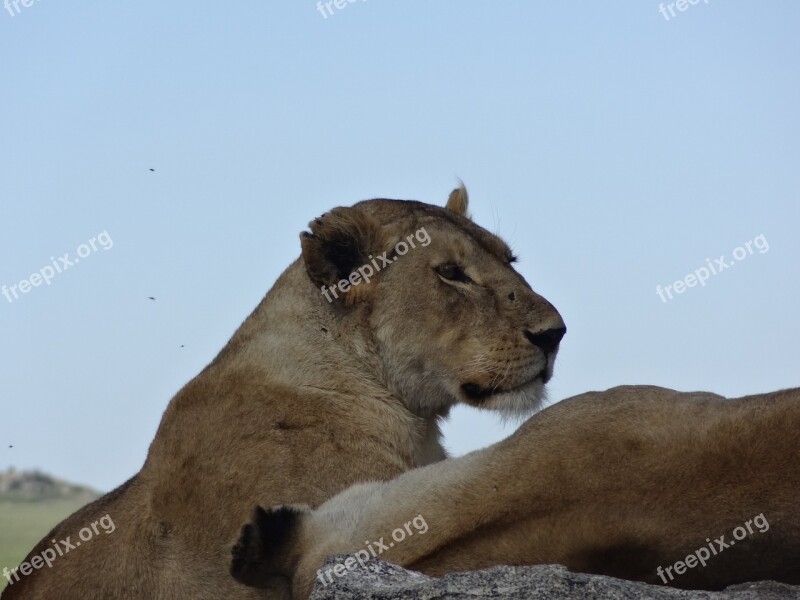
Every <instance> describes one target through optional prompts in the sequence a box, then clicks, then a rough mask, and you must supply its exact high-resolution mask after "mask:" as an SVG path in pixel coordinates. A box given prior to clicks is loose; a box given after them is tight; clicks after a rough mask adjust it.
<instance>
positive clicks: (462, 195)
mask: <svg viewBox="0 0 800 600" xmlns="http://www.w3.org/2000/svg"><path fill="white" fill-rule="evenodd" d="M445 208H447V209H448V210H452V211H453V212H454V213H456V214H459V215H461V216H462V217H466V218H467V219H469V218H470V216H469V213H468V212H467V209H468V208H469V194H468V193H467V188H466V187H465V186H464V183H463V182H462V183H461V185H459V186H458V187H457V188H456V189H454V190H453V191H452V192H450V197H449V198H448V199H447V205H446V207H445Z"/></svg>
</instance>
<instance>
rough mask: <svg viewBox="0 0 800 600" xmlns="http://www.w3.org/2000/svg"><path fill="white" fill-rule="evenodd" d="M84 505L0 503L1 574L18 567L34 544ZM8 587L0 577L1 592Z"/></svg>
mask: <svg viewBox="0 0 800 600" xmlns="http://www.w3.org/2000/svg"><path fill="white" fill-rule="evenodd" d="M84 504H85V502H83V501H76V500H49V501H45V502H0V573H2V570H3V567H8V568H9V569H12V568H14V567H16V566H17V565H19V563H21V562H22V559H24V558H25V556H26V555H27V554H28V552H30V551H31V550H32V549H33V546H34V545H35V544H36V542H38V541H39V540H40V539H42V538H43V537H44V536H45V535H46V534H47V532H49V531H50V530H51V529H52V528H53V527H55V526H56V525H57V524H58V523H59V522H61V521H62V520H63V519H64V518H65V517H67V516H69V515H71V514H72V513H73V512H75V511H76V510H78V509H79V508H80V507H81V506H83V505H84ZM44 568H46V567H44ZM7 584H8V581H7V580H6V578H5V577H2V576H0V591H1V590H3V588H5V587H6V585H7Z"/></svg>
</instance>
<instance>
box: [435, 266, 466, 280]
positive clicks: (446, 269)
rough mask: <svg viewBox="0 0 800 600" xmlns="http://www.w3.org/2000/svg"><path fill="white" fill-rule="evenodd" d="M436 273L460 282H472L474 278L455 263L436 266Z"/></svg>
mask: <svg viewBox="0 0 800 600" xmlns="http://www.w3.org/2000/svg"><path fill="white" fill-rule="evenodd" d="M436 273H438V275H439V277H441V278H443V279H447V280H448V281H457V282H459V283H472V279H470V278H469V276H468V275H467V274H466V273H465V272H464V269H462V268H461V267H459V266H458V265H457V264H455V263H445V264H443V265H439V266H438V267H436Z"/></svg>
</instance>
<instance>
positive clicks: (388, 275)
mask: <svg viewBox="0 0 800 600" xmlns="http://www.w3.org/2000/svg"><path fill="white" fill-rule="evenodd" d="M466 215H467V192H466V190H465V189H464V188H463V187H461V188H459V189H457V190H455V191H454V192H453V193H452V194H451V195H450V198H449V199H448V202H447V206H446V208H441V207H435V206H430V205H427V204H423V203H420V202H413V201H397V200H370V201H365V202H361V203H359V204H357V205H355V206H353V207H351V208H336V209H334V210H332V211H331V212H329V213H327V214H325V215H323V216H322V217H320V218H319V219H316V220H315V221H313V222H312V223H311V224H310V232H306V233H303V234H302V235H301V246H302V256H301V258H300V259H299V260H297V261H296V262H295V263H293V264H292V265H291V266H290V267H289V268H288V269H287V270H286V271H285V272H284V273H283V274H282V275H281V277H280V278H279V279H278V281H277V282H276V284H275V286H274V287H273V288H272V290H271V291H270V292H269V293H268V294H267V295H266V297H265V298H264V300H263V301H262V302H261V304H260V305H259V306H258V307H257V308H256V310H255V311H254V312H253V314H252V315H250V317H249V318H248V319H247V320H246V321H245V322H244V323H243V325H242V326H241V327H240V328H239V330H238V331H237V332H236V333H235V335H234V336H233V338H232V339H231V340H230V342H229V343H228V344H227V346H226V347H225V348H224V349H223V350H222V351H221V352H220V354H219V356H217V357H216V359H215V360H214V361H213V362H212V363H211V364H210V365H209V366H208V367H206V368H205V369H204V370H203V371H202V372H201V373H200V374H199V375H198V376H197V377H196V378H195V379H193V380H192V381H190V382H189V383H188V384H187V385H186V386H185V387H184V388H183V389H182V390H181V391H179V392H178V394H177V395H176V396H175V397H174V398H173V399H172V401H171V402H170V405H169V407H168V408H167V410H166V412H165V413H164V417H163V419H162V422H161V425H160V427H159V429H158V433H157V434H156V437H155V440H154V441H153V443H152V445H151V446H150V451H149V453H148V456H147V460H146V462H145V464H144V466H143V467H142V469H141V471H140V472H139V473H138V474H137V475H136V476H134V477H133V478H132V479H130V480H129V481H128V482H127V483H125V484H124V485H122V486H120V487H119V488H117V489H116V490H114V491H113V492H111V493H109V494H107V495H106V496H104V497H103V498H101V499H100V500H98V501H97V502H94V503H93V504H91V505H89V506H87V507H85V508H83V509H81V510H80V511H78V512H77V513H75V514H74V515H72V516H71V517H69V518H68V519H67V520H65V521H64V522H62V523H61V524H60V525H58V526H57V527H56V528H55V529H53V531H51V532H50V533H49V534H48V535H47V536H46V537H45V538H44V539H43V540H42V541H41V542H40V543H39V545H38V546H37V547H36V548H34V550H33V551H32V552H31V553H30V554H29V556H28V558H27V559H26V562H25V563H23V565H22V566H21V567H20V570H19V571H17V572H16V573H14V575H13V576H12V577H11V578H9V582H10V585H9V587H8V588H7V592H6V593H5V595H4V599H7V600H12V599H17V598H24V599H25V600H36V599H42V598H53V599H56V598H57V599H63V598H67V599H73V598H74V599H77V598H80V599H82V600H83V599H93V598H98V599H99V598H136V599H149V598H163V599H168V600H176V599H181V598H186V599H192V600H197V599H202V598H208V599H214V600H217V599H219V598H242V599H249V598H264V597H268V598H272V597H280V596H282V595H285V594H287V593H288V588H287V587H286V585H285V584H284V583H285V580H280V579H279V580H276V585H274V586H272V587H271V589H270V590H269V591H267V592H264V591H261V590H256V589H253V588H251V587H246V586H244V585H241V584H239V583H237V582H236V581H234V580H233V579H232V578H231V576H230V574H229V565H228V562H229V557H230V548H231V545H232V544H233V542H234V541H235V540H236V537H237V535H238V531H239V528H240V526H241V523H242V522H243V521H245V520H246V519H247V518H248V517H249V514H250V511H251V509H252V507H253V506H254V505H255V504H262V505H266V506H272V505H276V504H287V503H303V504H307V505H310V506H315V505H318V504H320V503H321V502H323V501H324V500H326V499H328V498H330V497H331V496H333V495H335V494H336V493H338V492H340V491H341V490H344V489H345V488H347V487H349V486H350V485H352V484H354V483H358V482H362V481H369V480H387V479H391V478H393V477H395V476H397V475H399V474H401V473H403V472H404V471H407V470H409V469H412V468H414V467H419V466H422V465H427V464H429V463H433V462H436V461H439V460H441V459H443V458H445V452H444V449H443V448H442V445H441V444H440V432H439V421H440V420H441V419H443V418H444V417H446V416H447V414H448V411H449V410H450V408H451V407H452V406H453V405H454V404H456V403H458V402H464V403H467V404H470V405H473V406H477V407H482V408H489V409H496V410H501V411H508V412H512V413H520V412H525V411H530V410H534V409H536V408H537V407H538V406H539V403H540V401H541V399H542V393H543V387H544V385H545V383H546V382H547V381H548V379H549V378H550V377H551V374H552V370H553V362H554V360H555V357H556V352H557V350H558V345H559V342H560V340H561V338H562V336H563V335H564V332H565V328H564V322H563V321H562V319H561V317H560V315H559V314H558V312H557V311H556V309H555V308H554V307H553V306H552V305H551V304H550V303H549V302H547V301H546V300H545V299H544V298H542V297H541V296H538V295H537V294H536V293H534V292H533V291H532V290H531V288H530V286H529V285H528V284H527V283H526V282H525V280H524V279H523V278H522V277H521V276H520V275H519V274H518V273H517V272H516V271H515V270H514V268H513V267H512V264H511V263H512V262H513V256H512V254H511V251H510V250H509V248H508V246H507V245H506V244H505V243H504V242H503V241H501V240H500V239H499V238H498V237H496V236H494V235H492V234H491V233H489V232H487V231H486V230H484V229H482V228H481V227H479V226H477V225H475V224H474V223H473V222H472V221H471V220H470V219H469V218H468V217H467V216H466ZM367 267H369V268H367ZM104 515H108V516H109V518H110V519H112V520H113V522H114V524H115V525H116V529H115V531H114V532H113V533H112V534H110V535H100V536H94V537H93V538H92V539H90V540H89V541H86V542H85V543H83V544H82V545H80V547H78V546H75V545H74V544H75V542H78V541H79V540H78V534H79V531H80V530H82V529H83V528H85V527H87V526H89V524H90V523H92V522H94V521H96V520H97V519H98V518H99V517H100V516H104ZM70 537H71V538H72V539H71V541H70V540H69V538H70ZM51 540H54V541H53V542H51ZM60 540H66V541H67V542H69V544H70V545H73V547H72V548H67V549H66V550H67V551H66V552H65V553H64V554H63V556H61V555H60V556H58V557H56V558H55V560H53V561H51V562H52V567H46V568H41V560H40V561H39V563H40V566H39V567H37V566H36V563H35V562H34V561H36V559H37V557H38V556H40V555H41V553H42V552H44V551H45V550H47V549H52V548H53V544H54V543H56V542H57V541H60ZM56 547H58V548H60V547H61V546H56ZM32 564H33V567H32ZM26 571H27V572H26ZM282 582H284V583H282Z"/></svg>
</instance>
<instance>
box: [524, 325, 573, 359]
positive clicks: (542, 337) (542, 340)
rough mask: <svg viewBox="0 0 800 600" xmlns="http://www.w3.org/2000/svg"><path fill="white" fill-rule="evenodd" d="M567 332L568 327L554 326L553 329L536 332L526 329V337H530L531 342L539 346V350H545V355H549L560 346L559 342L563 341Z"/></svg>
mask: <svg viewBox="0 0 800 600" xmlns="http://www.w3.org/2000/svg"><path fill="white" fill-rule="evenodd" d="M565 333H567V328H566V327H554V328H553V329H545V330H544V331H537V332H536V333H532V332H530V331H526V332H525V337H526V338H528V341H529V342H530V343H531V344H533V345H534V346H536V347H537V348H539V350H541V351H542V352H544V354H545V356H547V355H549V354H552V352H553V351H554V350H555V349H556V348H558V344H559V343H560V342H561V338H563V337H564V334H565Z"/></svg>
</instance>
